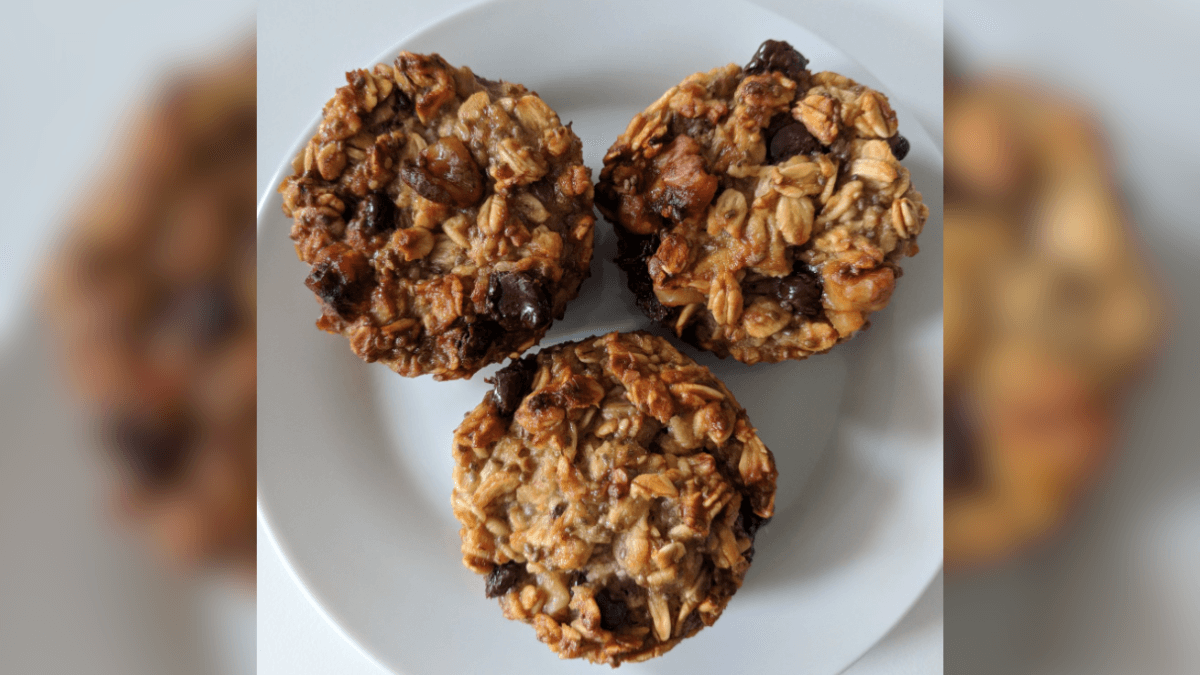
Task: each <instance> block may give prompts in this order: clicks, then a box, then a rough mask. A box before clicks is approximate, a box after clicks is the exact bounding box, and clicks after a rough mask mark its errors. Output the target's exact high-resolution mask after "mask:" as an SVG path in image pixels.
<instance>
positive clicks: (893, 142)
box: [888, 134, 910, 160]
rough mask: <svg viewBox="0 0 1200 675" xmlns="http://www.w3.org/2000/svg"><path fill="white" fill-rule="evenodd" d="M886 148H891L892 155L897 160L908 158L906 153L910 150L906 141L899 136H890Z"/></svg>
mask: <svg viewBox="0 0 1200 675" xmlns="http://www.w3.org/2000/svg"><path fill="white" fill-rule="evenodd" d="M888 146H889V147H891V149H892V155H893V156H894V157H895V158H896V159H897V160H901V159H904V158H905V157H907V156H908V151H909V149H910V146H909V143H908V139H907V138H905V137H903V136H901V135H900V134H896V135H895V136H892V137H891V138H889V139H888Z"/></svg>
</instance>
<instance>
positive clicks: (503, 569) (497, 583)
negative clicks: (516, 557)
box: [483, 561, 524, 598]
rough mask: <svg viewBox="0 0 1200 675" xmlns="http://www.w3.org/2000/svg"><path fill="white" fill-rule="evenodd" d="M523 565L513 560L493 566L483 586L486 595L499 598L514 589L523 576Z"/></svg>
mask: <svg viewBox="0 0 1200 675" xmlns="http://www.w3.org/2000/svg"><path fill="white" fill-rule="evenodd" d="M523 567H524V566H523V565H521V564H520V563H518V562H513V561H509V562H506V563H504V564H503V565H496V566H495V567H494V568H492V572H491V574H488V575H487V581H486V582H485V583H484V588H483V592H484V595H486V596H487V597H489V598H498V597H500V596H502V595H504V594H505V593H507V592H509V591H510V590H512V587H513V586H515V585H516V584H517V581H518V580H519V579H520V578H521V571H522V568H523Z"/></svg>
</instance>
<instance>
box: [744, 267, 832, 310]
mask: <svg viewBox="0 0 1200 675" xmlns="http://www.w3.org/2000/svg"><path fill="white" fill-rule="evenodd" d="M824 288H825V285H824V283H822V281H821V275H820V274H818V273H817V272H815V271H814V270H813V269H812V268H810V267H809V266H807V265H803V264H800V263H797V264H796V266H795V267H793V270H792V273H791V274H789V275H788V276H786V277H783V278H766V279H759V280H758V281H754V282H751V283H749V284H747V285H746V290H748V291H750V292H751V293H754V294H757V295H765V296H767V297H770V298H773V299H774V300H775V301H776V302H778V303H779V306H780V307H782V308H783V309H784V310H786V311H788V312H791V313H793V314H801V315H803V316H806V317H808V318H810V319H815V318H817V317H819V316H821V314H822V313H823V312H824V311H825V309H824V307H823V306H822V305H821V294H822V293H823V291H824Z"/></svg>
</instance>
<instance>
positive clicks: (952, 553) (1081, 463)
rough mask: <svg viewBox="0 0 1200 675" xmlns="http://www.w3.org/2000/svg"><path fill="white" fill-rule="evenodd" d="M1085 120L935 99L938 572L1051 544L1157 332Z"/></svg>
mask: <svg viewBox="0 0 1200 675" xmlns="http://www.w3.org/2000/svg"><path fill="white" fill-rule="evenodd" d="M1111 166H1112V163H1111V160H1110V159H1109V157H1108V156H1107V150H1106V148H1105V147H1104V143H1103V141H1102V140H1101V136H1100V134H1099V133H1098V131H1097V129H1096V128H1095V125H1094V123H1093V122H1092V119H1091V117H1090V114H1089V113H1088V112H1086V111H1084V110H1082V109H1080V107H1079V106H1078V104H1077V103H1074V102H1071V101H1070V100H1069V99H1067V98H1065V97H1062V96H1061V95H1058V94H1054V93H1052V92H1050V91H1046V90H1044V89H1041V88H1039V87H1036V86H1034V85H1031V84H1027V83H1023V82H1020V81H1017V80H1011V79H1003V80H1001V79H990V80H978V81H969V82H958V83H956V85H955V86H952V87H950V88H948V89H947V92H946V170H947V175H946V186H947V187H946V197H947V207H946V216H945V246H946V251H945V287H944V288H945V320H946V328H945V332H946V347H945V349H946V352H945V370H946V414H945V424H946V429H945V433H946V435H945V450H946V509H945V530H946V531H945V538H946V541H945V547H946V563H947V566H948V567H950V568H955V567H966V566H980V565H985V564H989V563H994V562H996V561H999V560H1002V559H1004V558H1006V557H1009V556H1011V555H1013V554H1014V553H1016V552H1017V551H1019V550H1020V549H1022V548H1023V547H1026V546H1028V545H1030V544H1032V543H1034V542H1036V541H1039V540H1042V539H1044V538H1046V537H1047V536H1048V535H1050V534H1051V533H1053V532H1054V531H1055V530H1056V529H1057V528H1058V526H1059V525H1060V524H1061V523H1063V522H1064V520H1065V519H1066V517H1067V515H1068V513H1069V512H1070V509H1071V507H1072V506H1073V505H1074V504H1075V503H1076V502H1077V501H1078V499H1079V498H1080V496H1081V495H1082V494H1083V493H1084V491H1085V490H1086V488H1087V487H1088V486H1089V485H1090V484H1091V483H1092V481H1093V479H1094V478H1095V476H1096V474H1097V472H1098V471H1099V470H1100V468H1101V467H1102V466H1103V464H1104V460H1105V458H1106V457H1107V455H1108V454H1109V451H1110V447H1111V445H1112V441H1113V439H1114V435H1115V432H1116V421H1115V417H1116V414H1117V411H1118V408H1119V406H1118V403H1119V399H1120V393H1121V391H1122V389H1123V388H1124V384H1125V383H1126V382H1127V381H1128V380H1129V378H1130V376H1131V374H1133V373H1134V372H1135V371H1136V370H1137V366H1138V365H1139V364H1140V363H1141V362H1142V361H1143V360H1144V358H1145V357H1146V355H1147V354H1148V353H1149V352H1150V351H1151V350H1152V349H1153V347H1154V345H1155V344H1156V343H1157V341H1158V337H1157V336H1158V335H1160V334H1161V325H1160V324H1161V321H1162V316H1163V312H1162V308H1161V304H1160V301H1159V300H1158V298H1157V292H1156V291H1155V290H1154V288H1153V286H1152V284H1151V283H1150V280H1149V276H1148V274H1147V270H1146V269H1145V267H1144V265H1143V263H1142V262H1141V260H1140V255H1139V253H1138V251H1137V245H1136V242H1135V240H1134V237H1132V236H1131V233H1130V232H1129V228H1128V218H1127V216H1126V214H1125V212H1124V209H1123V207H1122V205H1121V201H1120V197H1119V194H1118V192H1117V190H1116V188H1115V187H1114V184H1113V179H1112V175H1111Z"/></svg>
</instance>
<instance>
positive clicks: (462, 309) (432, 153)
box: [279, 52, 595, 380]
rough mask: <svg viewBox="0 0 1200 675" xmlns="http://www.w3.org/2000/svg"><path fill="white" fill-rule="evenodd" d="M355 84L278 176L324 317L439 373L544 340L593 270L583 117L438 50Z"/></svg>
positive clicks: (411, 372)
mask: <svg viewBox="0 0 1200 675" xmlns="http://www.w3.org/2000/svg"><path fill="white" fill-rule="evenodd" d="M346 80H347V82H348V84H347V85H346V86H344V87H341V88H340V89H338V90H337V94H336V95H335V96H334V97H333V98H332V99H330V101H329V102H328V103H327V104H326V105H325V118H324V120H323V121H322V122H321V126H320V129H319V131H318V132H317V134H316V135H315V136H314V137H313V138H312V140H310V141H309V143H308V145H307V146H306V147H305V149H304V151H303V152H302V153H300V155H299V156H297V157H296V159H295V161H294V162H293V167H294V168H295V174H294V175H293V176H291V177H290V178H288V179H287V180H285V181H284V182H283V184H282V185H281V186H280V187H279V191H280V192H281V193H282V194H283V211H284V213H285V214H287V215H288V216H289V217H292V218H293V219H294V224H293V226H292V230H291V237H292V240H293V241H295V243H296V252H297V253H298V254H299V256H300V259H301V260H303V261H304V262H306V263H308V264H309V265H311V266H312V271H311V273H310V274H309V276H308V279H307V280H306V281H305V283H306V285H307V286H308V287H309V288H310V289H311V290H312V291H313V292H314V293H315V294H316V295H317V296H318V298H319V299H320V302H321V307H322V315H321V318H320V319H319V320H318V321H317V326H318V327H319V328H321V329H322V330H326V331H329V332H331V333H341V334H342V335H345V336H346V337H347V338H349V340H350V347H351V348H352V349H353V350H354V353H355V354H358V355H359V357H361V358H362V359H364V360H366V361H380V362H382V363H386V364H387V365H388V366H389V367H391V368H392V370H395V371H396V372H397V373H400V374H401V375H405V376H410V377H412V376H417V375H424V374H427V373H431V374H433V376H434V378H435V379H438V380H450V379H456V378H465V377H470V376H471V375H472V374H474V373H475V372H476V371H477V370H479V369H480V368H482V367H484V366H486V365H488V364H491V363H497V362H499V361H503V360H504V359H505V358H507V357H509V356H512V355H519V354H520V353H521V352H523V351H525V350H526V349H528V348H530V347H532V346H533V345H535V344H537V343H538V341H539V340H540V339H541V338H542V336H543V335H544V334H545V333H546V329H547V328H548V327H549V326H550V324H551V322H552V321H553V320H554V319H556V318H562V316H563V313H564V312H565V311H566V306H567V302H569V301H570V300H571V299H573V298H574V297H575V296H576V295H577V294H578V293H579V285H580V284H581V283H582V282H583V280H584V279H585V278H587V276H588V275H589V274H590V267H591V259H592V241H593V234H594V225H595V216H594V215H593V212H592V195H593V189H592V183H591V174H590V172H589V170H588V169H587V167H585V166H584V165H583V145H582V143H581V142H580V140H579V138H578V137H577V136H576V135H575V134H574V132H572V131H571V127H570V125H569V124H568V125H563V124H562V123H561V122H560V121H559V118H558V115H557V114H555V112H554V111H553V110H551V109H550V107H549V106H548V105H546V103H545V102H544V101H543V100H542V99H541V98H539V97H538V95H537V94H536V93H534V92H530V91H528V90H527V89H525V87H523V86H521V85H519V84H513V83H510V82H503V81H500V82H496V81H492V80H486V79H483V78H481V77H477V76H476V75H474V74H473V73H472V72H471V70H470V69H469V68H466V67H463V68H455V67H453V66H451V65H450V64H448V63H446V61H445V60H444V59H443V58H442V57H440V56H438V55H437V54H433V55H431V56H425V55H421V54H412V53H409V52H402V53H401V54H400V56H399V57H398V58H397V59H396V61H395V64H394V65H390V66H389V65H385V64H379V65H376V66H375V67H374V68H372V69H370V70H356V71H353V72H350V73H347V74H346Z"/></svg>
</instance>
